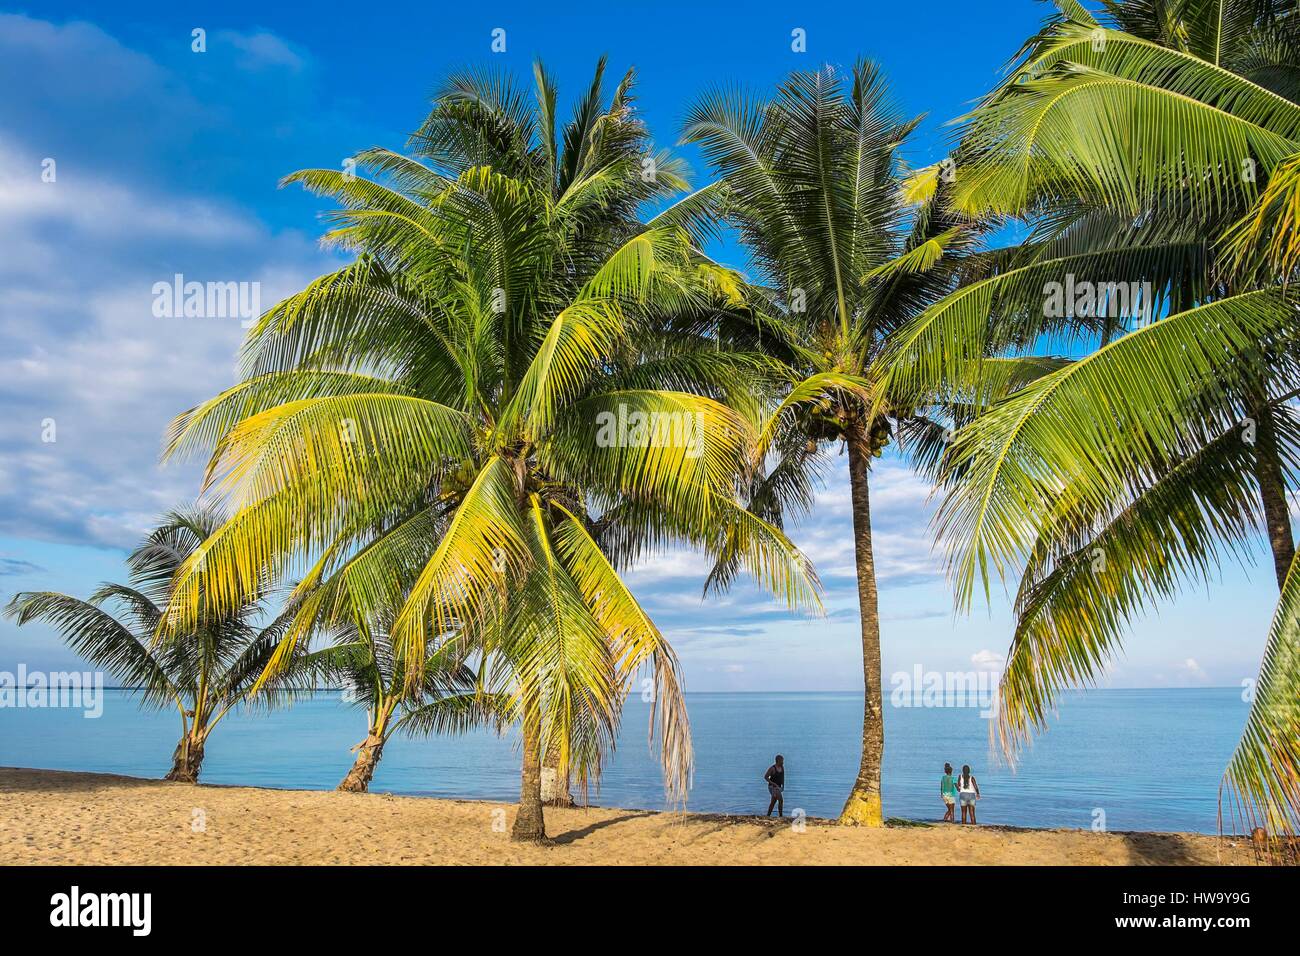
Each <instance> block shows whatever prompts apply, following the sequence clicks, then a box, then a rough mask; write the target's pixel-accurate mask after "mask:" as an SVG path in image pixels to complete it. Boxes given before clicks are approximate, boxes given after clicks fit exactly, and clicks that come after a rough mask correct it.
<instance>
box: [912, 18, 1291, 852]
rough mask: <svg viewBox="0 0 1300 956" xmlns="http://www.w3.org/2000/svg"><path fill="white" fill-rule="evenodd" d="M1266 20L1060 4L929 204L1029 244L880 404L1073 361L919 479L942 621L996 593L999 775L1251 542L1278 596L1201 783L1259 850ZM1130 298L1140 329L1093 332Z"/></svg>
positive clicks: (1277, 553)
mask: <svg viewBox="0 0 1300 956" xmlns="http://www.w3.org/2000/svg"><path fill="white" fill-rule="evenodd" d="M1293 6H1294V5H1292V4H1281V3H1268V2H1264V3H1257V2H1254V0H1249V2H1244V0H1235V2H1234V0H1220V2H1206V0H1197V2H1191V0H1187V2H1175V3H1169V4H1151V3H1110V2H1108V3H1106V4H1105V10H1104V12H1103V13H1102V14H1099V15H1096V16H1094V15H1093V14H1092V13H1090V12H1089V11H1088V10H1087V9H1085V8H1084V7H1083V6H1082V5H1080V4H1078V3H1076V2H1062V3H1061V4H1060V7H1061V10H1062V13H1061V15H1060V16H1058V17H1057V18H1056V19H1055V20H1054V21H1052V22H1050V23H1049V24H1048V25H1047V26H1046V27H1045V28H1044V30H1043V31H1042V32H1041V33H1040V34H1039V35H1038V36H1036V37H1034V38H1032V39H1031V40H1030V41H1029V43H1027V44H1026V47H1025V49H1024V51H1022V56H1021V57H1020V58H1019V59H1018V60H1017V62H1016V64H1015V66H1014V69H1013V72H1012V75H1011V76H1010V77H1009V78H1008V81H1007V82H1006V83H1005V84H1003V85H1002V86H1000V87H999V88H998V89H996V90H995V91H993V93H992V94H991V95H990V96H988V97H987V98H986V100H985V101H984V102H982V103H981V104H980V105H979V107H978V108H977V110H976V111H975V113H974V114H973V115H972V116H971V117H970V118H969V122H968V126H967V129H966V130H965V133H964V136H963V140H962V146H961V149H960V150H959V160H960V162H959V164H958V171H957V177H956V178H957V183H956V185H955V187H954V189H953V191H952V201H953V203H954V204H955V205H956V206H957V207H958V208H960V209H961V210H962V211H964V212H965V213H966V214H969V215H989V214H994V215H1005V216H1014V217H1018V218H1021V219H1023V220H1024V221H1025V222H1027V223H1028V224H1029V226H1030V227H1031V229H1032V234H1031V239H1030V241H1028V242H1027V243H1026V244H1025V246H1024V247H1023V248H1022V249H1021V250H1020V252H1019V253H1018V256H1017V258H1016V259H1015V260H1014V261H1012V262H1009V263H1008V265H1007V267H1006V268H1004V269H1002V270H1000V271H999V272H998V273H997V274H995V275H993V276H990V277H988V278H987V279H986V280H985V281H983V282H981V283H976V284H972V285H969V286H967V287H965V288H963V289H962V290H960V291H958V292H957V293H955V294H954V295H952V296H950V297H948V298H946V299H944V300H943V301H941V302H940V303H938V304H936V305H935V306H933V307H932V308H930V309H928V310H927V311H926V312H925V313H924V314H922V315H921V316H919V317H918V318H917V319H916V320H915V321H914V322H913V323H912V324H911V326H910V327H909V329H908V330H907V331H906V334H905V336H904V338H903V339H901V340H900V341H901V342H902V343H903V344H902V346H901V348H900V351H899V352H898V353H897V354H895V355H894V356H892V357H891V362H892V367H893V370H894V374H893V375H892V376H891V379H892V387H893V388H894V389H895V390H896V391H899V392H902V393H904V394H906V393H908V392H913V393H915V394H926V393H928V392H929V391H930V390H931V389H933V388H934V387H935V386H936V384H937V383H939V382H946V383H947V387H948V388H949V389H952V390H955V391H960V390H961V389H962V388H963V387H971V386H972V383H975V382H977V381H978V380H979V377H980V376H981V375H982V374H984V372H985V370H986V369H987V367H988V365H989V363H988V362H987V357H988V356H991V355H1005V354H1022V353H1024V352H1025V351H1032V350H1034V349H1036V348H1039V347H1041V344H1042V342H1043V340H1044V337H1045V336H1046V335H1050V333H1051V332H1052V331H1053V329H1054V328H1055V329H1061V328H1066V327H1069V328H1070V330H1071V331H1072V333H1073V334H1074V336H1075V338H1074V344H1075V346H1076V349H1075V351H1076V353H1082V357H1081V358H1079V359H1078V360H1077V361H1071V362H1069V363H1068V364H1067V365H1066V366H1065V367H1062V368H1060V369H1059V370H1057V371H1054V372H1052V373H1051V374H1048V375H1046V376H1044V377H1042V378H1040V379H1038V380H1037V381H1034V382H1033V383H1032V384H1029V385H1027V386H1026V387H1024V388H1023V389H1020V390H1019V391H1017V392H1016V394H1014V395H1013V396H1011V397H1010V398H1008V399H1007V400H1006V401H1003V402H1001V403H1000V404H998V405H997V406H996V407H994V408H993V409H992V410H990V411H989V412H988V413H987V414H985V415H983V416H981V417H979V418H978V419H976V420H975V421H974V422H973V423H971V424H970V425H969V426H968V427H966V428H964V429H962V430H961V431H960V432H958V433H957V436H956V440H955V441H954V442H953V443H952V445H951V447H950V449H949V452H948V454H947V455H946V456H945V459H944V463H943V469H944V474H945V481H946V482H948V483H949V485H950V487H949V490H948V493H947V494H946V497H945V498H944V500H943V502H942V505H941V507H940V509H939V512H938V517H937V521H938V530H939V534H940V537H941V539H942V540H943V541H945V543H946V544H947V550H948V555H949V560H950V567H951V569H952V571H953V574H954V577H955V580H956V583H957V589H958V595H959V598H960V600H961V601H962V602H963V603H965V602H968V601H969V600H970V599H971V596H972V594H973V592H974V591H975V590H976V589H978V588H979V587H980V586H981V585H982V587H983V588H984V590H985V591H987V588H988V581H989V577H990V574H991V573H995V574H998V575H1002V574H1015V575H1018V576H1019V578H1020V582H1021V583H1020V589H1019V593H1018V597H1017V604H1016V611H1017V625H1016V631H1015V634H1014V637H1013V640H1012V645H1011V650H1010V652H1009V655H1008V662H1007V668H1006V671H1005V674H1004V676H1003V680H1002V684H1001V688H1000V704H999V719H998V722H997V725H996V727H995V730H996V731H997V733H998V734H999V736H1000V737H1001V739H1002V741H1003V743H1004V745H1005V747H1006V748H1007V750H1008V752H1014V751H1015V749H1016V748H1017V747H1018V746H1019V745H1020V744H1021V743H1022V742H1023V741H1024V740H1025V739H1026V738H1027V737H1028V735H1029V734H1030V733H1031V732H1032V731H1034V730H1035V729H1038V728H1041V727H1042V726H1043V725H1044V723H1045V720H1046V715H1047V714H1048V713H1049V712H1050V710H1051V707H1052V704H1053V702H1054V701H1055V699H1056V696H1057V694H1058V692H1059V689H1060V688H1061V687H1062V686H1068V685H1071V684H1081V683H1082V684H1086V683H1090V682H1092V681H1093V680H1095V678H1096V676H1097V675H1098V673H1099V672H1100V670H1101V668H1102V667H1103V666H1104V665H1105V663H1106V662H1107V660H1108V659H1109V658H1110V656H1111V655H1112V654H1113V653H1114V651H1115V649H1116V648H1117V647H1118V646H1119V643H1120V641H1121V639H1122V636H1123V633H1124V631H1125V630H1126V629H1127V626H1128V624H1129V623H1130V622H1131V621H1132V620H1133V619H1134V618H1135V617H1137V616H1138V615H1140V614H1141V613H1142V612H1143V611H1145V610H1146V609H1148V608H1150V607H1151V606H1152V605H1153V604H1154V603H1155V602H1157V601H1159V600H1161V599H1167V598H1170V597H1172V596H1173V595H1175V594H1176V593H1178V592H1179V591H1180V590H1181V588H1182V587H1183V586H1185V584H1186V583H1187V582H1188V581H1192V580H1198V579H1199V580H1205V581H1207V582H1208V581H1209V580H1210V579H1211V578H1212V575H1213V574H1214V572H1215V571H1216V569H1217V568H1218V567H1219V566H1220V565H1221V563H1222V561H1223V560H1225V559H1230V558H1235V557H1243V558H1246V559H1250V558H1251V557H1252V555H1253V549H1254V547H1255V546H1256V544H1257V542H1259V541H1260V539H1261V532H1263V537H1264V538H1265V539H1266V540H1267V542H1268V545H1269V548H1270V550H1271V553H1272V557H1273V565H1274V573H1275V576H1276V579H1277V581H1278V584H1279V587H1280V588H1281V589H1282V599H1281V601H1280V603H1279V608H1278V616H1277V618H1276V620H1275V622H1274V626H1273V629H1272V632H1271V633H1270V637H1269V642H1268V646H1267V648H1266V651H1265V657H1264V661H1263V665H1262V667H1261V671H1260V678H1259V681H1258V684H1257V686H1256V689H1255V697H1254V702H1253V704H1252V707H1251V711H1250V715H1249V717H1248V720H1247V726H1246V731H1245V734H1244V735H1243V737H1242V740H1241V743H1240V745H1239V746H1238V749H1237V751H1236V753H1235V754H1234V756H1233V758H1232V760H1231V762H1230V765H1229V767H1228V769H1227V774H1226V778H1225V783H1226V785H1227V792H1228V794H1229V796H1230V798H1231V799H1232V801H1233V802H1234V803H1235V804H1236V808H1237V809H1238V810H1240V811H1242V812H1243V815H1244V817H1245V818H1246V819H1247V820H1248V821H1258V822H1260V823H1262V824H1263V825H1265V826H1267V827H1268V828H1269V829H1271V830H1273V831H1274V832H1277V831H1287V830H1290V831H1293V832H1294V830H1295V829H1296V827H1297V826H1298V825H1300V708H1298V707H1297V704H1296V701H1297V698H1298V696H1300V695H1298V693H1297V689H1298V688H1300V661H1298V660H1297V656H1296V654H1295V651H1294V640H1293V634H1292V632H1293V630H1294V620H1293V616H1294V607H1295V606H1296V602H1297V600H1300V575H1298V574H1296V572H1295V562H1294V543H1293V529H1292V527H1291V522H1290V516H1289V509H1288V506H1287V500H1286V499H1287V494H1288V488H1289V487H1290V486H1293V484H1294V474H1295V471H1294V469H1295V467H1296V465H1297V463H1300V420H1297V416H1296V414H1295V411H1294V409H1293V408H1292V399H1293V397H1294V396H1295V395H1296V393H1297V391H1296V390H1297V388H1298V387H1300V366H1298V363H1297V358H1298V357H1300V353H1298V350H1297V344H1298V343H1297V340H1296V334H1295V331H1294V330H1295V328H1296V319H1297V310H1296V302H1295V299H1294V296H1293V294H1292V292H1291V291H1290V289H1289V287H1288V283H1289V281H1290V280H1292V279H1293V278H1295V274H1296V273H1295V265H1296V261H1295V258H1294V255H1293V253H1292V252H1291V251H1290V250H1292V249H1293V247H1294V243H1295V239H1296V236H1295V231H1294V230H1295V223H1294V221H1293V220H1292V219H1291V218H1288V216H1289V213H1288V212H1287V211H1286V210H1287V209H1288V206H1287V202H1286V197H1287V196H1288V195H1289V194H1291V193H1293V192H1294V189H1295V182H1294V170H1295V169H1296V167H1297V164H1298V163H1300V32H1297V30H1298V29H1300V21H1298V20H1297V17H1296V14H1295V13H1294V10H1293V9H1292V8H1293ZM1290 208H1294V207H1290ZM1049 286H1050V287H1051V292H1052V293H1059V292H1060V290H1061V289H1062V287H1069V288H1071V289H1072V290H1079V291H1078V294H1077V297H1076V296H1071V297H1070V299H1069V300H1068V301H1066V302H1064V303H1062V302H1061V301H1060V299H1059V298H1058V299H1057V302H1056V305H1061V304H1063V305H1065V306H1066V309H1067V311H1068V312H1069V313H1070V316H1069V318H1068V319H1067V320H1065V321H1064V322H1063V321H1062V320H1061V319H1060V317H1059V316H1053V315H1052V313H1053V311H1054V307H1053V303H1052V299H1051V296H1050V295H1049V294H1048V292H1049ZM1133 286H1137V287H1138V288H1139V289H1142V290H1144V291H1143V292H1142V293H1141V295H1140V298H1142V299H1143V300H1144V304H1143V307H1142V308H1140V309H1137V310H1133V309H1127V310H1126V309H1122V308H1121V309H1118V310H1117V309H1116V308H1115V305H1116V303H1117V302H1118V300H1119V298H1120V297H1121V296H1122V295H1124V294H1126V290H1128V289H1131V288H1132V287H1133ZM1128 298H1129V299H1130V304H1131V299H1132V296H1131V295H1130V296H1128ZM990 316H991V321H990V320H989V319H990ZM981 325H982V328H983V330H984V333H985V334H984V335H982V336H981V335H976V336H972V335H971V334H970V332H971V329H972V328H977V327H980V326H981ZM1289 635H1290V636H1289ZM1252 825H1253V822H1252Z"/></svg>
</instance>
